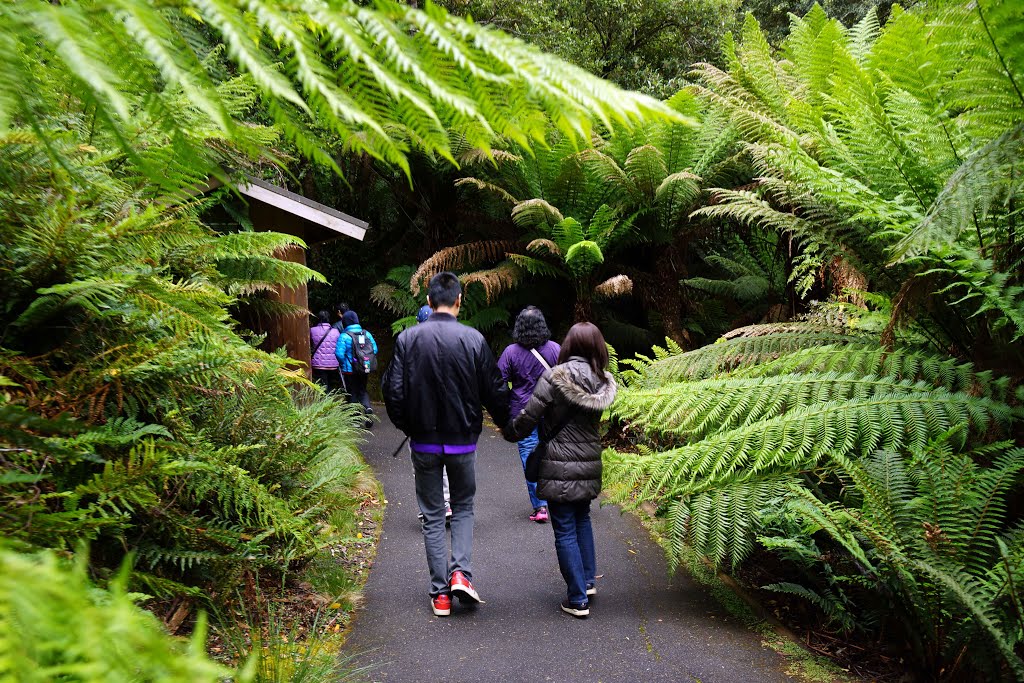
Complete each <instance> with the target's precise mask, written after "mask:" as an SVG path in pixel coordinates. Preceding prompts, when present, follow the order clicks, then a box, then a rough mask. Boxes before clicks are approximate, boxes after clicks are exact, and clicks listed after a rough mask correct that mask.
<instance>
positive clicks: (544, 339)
mask: <svg viewBox="0 0 1024 683" xmlns="http://www.w3.org/2000/svg"><path fill="white" fill-rule="evenodd" d="M512 339H513V340H514V341H515V344H510V345H509V346H507V347H506V348H505V350H504V351H503V352H502V353H501V358H499V359H498V369H499V370H501V376H502V377H504V378H505V381H506V382H511V383H512V398H511V400H510V401H509V415H513V416H514V415H518V414H519V412H520V411H521V410H522V409H523V408H524V407H526V404H527V402H529V400H530V396H532V395H533V388H534V387H535V386H537V380H538V379H540V376H541V375H543V374H544V372H545V371H546V370H549V369H551V368H552V367H554V366H555V364H556V363H557V362H558V352H559V350H560V348H559V346H558V344H557V343H555V342H553V341H551V331H550V330H549V329H548V324H547V322H546V321H545V320H544V314H543V313H541V312H540V309H539V308H537V307H536V306H527V307H526V308H524V309H523V310H522V311H521V312H520V313H519V315H518V316H517V317H516V324H515V327H514V328H513V329H512ZM537 441H538V437H537V430H536V429H534V430H533V432H531V433H530V434H529V435H528V436H527V437H526V438H524V439H522V440H521V441H519V442H517V445H518V446H519V458H520V459H521V460H522V461H523V471H524V474H525V471H526V458H527V457H528V456H529V455H530V453H531V452H532V451H533V449H534V448H536V447H537ZM526 490H527V491H528V492H529V494H530V503H531V504H532V505H533V514H532V515H530V519H531V520H532V521H534V522H537V523H539V524H543V523H544V522H546V521H548V504H547V502H545V501H543V500H541V499H539V498H538V497H537V484H534V483H531V482H526Z"/></svg>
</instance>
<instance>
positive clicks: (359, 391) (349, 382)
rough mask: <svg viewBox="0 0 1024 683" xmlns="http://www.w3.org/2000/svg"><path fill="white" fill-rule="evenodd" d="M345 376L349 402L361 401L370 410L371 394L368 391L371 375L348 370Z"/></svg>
mask: <svg viewBox="0 0 1024 683" xmlns="http://www.w3.org/2000/svg"><path fill="white" fill-rule="evenodd" d="M343 377H344V379H345V391H346V393H348V400H349V402H351V403H360V404H362V406H363V408H364V409H365V410H366V411H367V412H370V394H368V393H367V392H366V384H367V382H368V381H369V375H364V374H361V373H358V374H357V373H354V372H352V373H348V372H346V373H345V374H344V376H343Z"/></svg>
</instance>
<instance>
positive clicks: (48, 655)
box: [0, 549, 248, 683]
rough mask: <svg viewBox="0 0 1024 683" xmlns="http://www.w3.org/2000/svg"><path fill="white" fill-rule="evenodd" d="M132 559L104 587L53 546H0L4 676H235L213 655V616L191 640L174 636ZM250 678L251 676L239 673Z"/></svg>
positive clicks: (25, 679) (188, 681)
mask: <svg viewBox="0 0 1024 683" xmlns="http://www.w3.org/2000/svg"><path fill="white" fill-rule="evenodd" d="M127 573H128V572H127V565H126V566H125V570H124V571H122V572H119V574H118V575H117V577H116V578H115V579H114V580H112V581H110V582H109V583H108V586H107V589H106V590H103V589H100V588H97V587H96V586H94V585H93V584H92V583H91V582H90V581H89V579H88V576H87V567H86V562H85V554H84V553H83V554H80V555H79V557H78V558H77V561H75V562H74V563H73V564H72V563H70V562H68V561H67V560H66V559H61V558H59V557H58V556H57V555H56V554H55V553H53V552H48V551H47V552H41V553H38V554H32V555H26V554H22V553H16V552H12V551H11V550H9V549H0V680H3V681H12V682H14V681H17V682H18V683H32V682H34V681H38V682H39V683H43V682H44V681H76V682H80V683H115V682H118V681H124V682H127V681H132V682H142V681H153V682H154V683H156V682H160V683H174V682H176V681H180V683H195V682H197V681H210V682H211V683H212V682H214V681H222V680H225V679H227V678H228V677H231V676H234V673H233V672H232V671H231V670H230V669H227V668H226V667H224V666H222V665H220V664H217V663H215V662H213V661H211V660H210V659H208V658H207V657H206V654H205V652H204V645H205V642H204V641H205V634H206V627H205V619H204V618H202V617H201V618H200V619H199V621H198V623H197V625H196V628H195V631H194V632H193V634H192V637H191V638H190V640H189V641H188V642H187V643H186V642H182V641H178V640H175V639H172V638H171V637H169V636H168V635H167V633H166V632H165V631H164V630H163V626H162V625H161V624H160V622H159V621H158V620H157V619H156V617H154V616H153V615H152V614H151V613H149V612H147V611H145V610H143V609H141V608H140V607H139V606H138V605H137V604H136V601H137V600H138V598H139V596H138V595H133V594H131V593H128V592H127V583H128V582H127ZM234 680H237V681H244V680H248V678H247V677H244V676H243V677H235V678H234Z"/></svg>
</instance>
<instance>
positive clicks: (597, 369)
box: [558, 323, 608, 382]
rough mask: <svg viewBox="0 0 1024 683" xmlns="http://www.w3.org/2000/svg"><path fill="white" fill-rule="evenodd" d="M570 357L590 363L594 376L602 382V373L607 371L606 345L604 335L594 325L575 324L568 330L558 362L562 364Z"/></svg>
mask: <svg viewBox="0 0 1024 683" xmlns="http://www.w3.org/2000/svg"><path fill="white" fill-rule="evenodd" d="M572 356H580V357H581V358H585V359H586V360H587V362H589V363H590V367H591V369H592V370H593V371H594V374H595V375H597V376H598V378H600V380H601V381H602V382H603V381H604V371H605V370H607V369H608V345H607V344H606V343H605V341H604V335H603V334H601V330H599V329H597V325H595V324H594V323H576V324H575V325H573V326H572V327H570V328H569V333H568V334H567V335H565V339H564V340H563V341H562V350H561V352H559V354H558V362H559V363H564V362H566V361H567V360H569V359H570V358H571V357H572Z"/></svg>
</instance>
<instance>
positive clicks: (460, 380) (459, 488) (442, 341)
mask: <svg viewBox="0 0 1024 683" xmlns="http://www.w3.org/2000/svg"><path fill="white" fill-rule="evenodd" d="M427 303H429V304H430V306H431V307H432V308H433V309H434V313H433V314H431V316H430V317H429V318H427V320H426V322H424V323H421V324H419V325H416V326H415V327H410V328H409V329H407V330H405V331H404V332H402V333H401V334H400V335H398V340H397V341H396V342H395V351H394V357H393V358H392V360H391V364H390V365H389V366H388V369H387V371H386V372H385V373H384V377H383V378H382V389H383V391H384V404H385V406H386V407H387V411H388V417H390V418H391V421H392V422H393V423H394V424H395V426H396V427H398V428H399V429H401V430H402V431H403V432H405V433H406V434H407V435H408V436H409V445H410V446H411V448H412V462H413V469H414V471H415V477H416V501H417V503H418V504H419V508H420V513H421V514H422V515H423V545H424V547H425V548H426V551H427V566H428V568H429V569H430V602H431V608H432V609H433V611H434V614H436V615H438V616H447V615H448V614H450V613H451V596H452V594H455V595H456V596H458V598H459V599H460V600H461V601H463V602H467V601H468V602H480V596H479V594H477V592H476V590H475V589H474V588H473V584H472V583H471V579H472V576H473V572H472V569H471V567H470V563H471V556H472V551H473V496H474V494H475V493H476V472H475V465H476V441H477V439H478V438H479V436H480V431H481V429H482V428H483V408H482V407H481V405H483V406H486V408H487V410H488V412H489V413H490V414H491V418H492V419H493V420H494V421H495V422H496V423H497V424H498V425H504V424H505V422H506V421H507V420H508V385H507V384H506V383H505V382H503V381H502V379H501V373H500V372H499V371H498V367H497V364H496V363H495V361H494V354H492V353H491V350H490V348H489V347H488V346H487V342H486V341H484V337H483V335H482V334H480V333H479V332H477V331H476V330H474V329H472V328H470V327H467V326H465V325H463V324H461V323H459V322H458V321H457V320H456V318H457V317H458V315H459V309H460V307H461V306H462V285H461V284H460V283H459V278H458V277H457V276H456V275H455V274H454V273H447V272H445V273H438V274H437V275H435V276H434V277H433V278H431V280H430V285H429V288H428V293H427ZM445 469H446V470H447V471H448V483H449V489H450V496H451V507H452V518H451V527H452V532H451V533H452V543H451V555H450V557H449V553H448V542H447V538H446V536H447V534H446V533H445V504H444V493H443V491H442V485H441V476H442V472H443V471H444V470H445Z"/></svg>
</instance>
